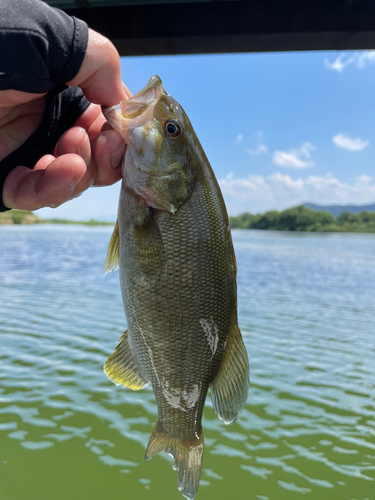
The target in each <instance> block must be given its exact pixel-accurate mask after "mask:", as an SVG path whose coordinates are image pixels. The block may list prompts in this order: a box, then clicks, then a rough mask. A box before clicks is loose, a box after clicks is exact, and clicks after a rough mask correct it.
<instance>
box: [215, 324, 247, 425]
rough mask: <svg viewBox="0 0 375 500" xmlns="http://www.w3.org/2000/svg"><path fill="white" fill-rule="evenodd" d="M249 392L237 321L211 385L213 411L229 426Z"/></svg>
mask: <svg viewBox="0 0 375 500" xmlns="http://www.w3.org/2000/svg"><path fill="white" fill-rule="evenodd" d="M248 392H249V359H248V357H247V352H246V348H245V346H244V343H243V340H242V336H241V332H240V329H239V328H238V325H237V321H233V323H232V328H231V331H230V333H229V336H228V342H227V346H226V349H225V352H224V357H223V361H222V363H221V367H220V370H219V372H218V374H217V375H216V377H215V379H214V381H213V382H212V384H211V398H212V404H213V406H214V410H215V412H216V413H217V415H218V417H219V418H220V420H223V421H224V423H225V424H231V423H232V422H234V421H235V420H236V418H237V417H238V415H239V414H240V413H241V411H242V410H243V409H244V407H245V404H246V400H247V394H248Z"/></svg>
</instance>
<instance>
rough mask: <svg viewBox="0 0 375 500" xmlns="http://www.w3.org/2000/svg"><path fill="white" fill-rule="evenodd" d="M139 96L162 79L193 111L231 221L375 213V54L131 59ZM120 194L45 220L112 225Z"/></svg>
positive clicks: (95, 195)
mask: <svg viewBox="0 0 375 500" xmlns="http://www.w3.org/2000/svg"><path fill="white" fill-rule="evenodd" d="M121 66H122V78H123V81H124V82H125V83H126V85H127V86H128V87H129V89H130V90H131V91H132V92H133V93H136V92H137V91H138V90H140V89H141V88H142V87H144V85H145V84H146V83H147V82H148V80H149V78H150V77H151V76H152V75H154V74H158V75H159V76H160V77H161V79H162V80H163V84H164V87H165V89H166V91H167V92H168V93H169V94H171V95H172V96H173V97H174V98H175V99H176V100H177V101H178V102H179V103H180V104H181V105H182V107H183V108H184V109H185V111H186V112H187V114H188V116H189V118H190V121H191V123H192V125H193V127H194V129H195V131H196V134H197V136H198V138H199V140H200V142H201V143H202V146H203V148H204V150H205V152H206V154H207V156H208V159H209V160H210V163H211V166H212V168H213V170H214V172H215V175H216V177H217V179H218V181H219V184H220V186H221V190H222V193H223V196H224V199H225V202H226V205H227V209H228V213H229V215H237V214H239V213H242V212H251V213H259V212H265V211H267V210H273V209H277V210H283V209H285V208H289V207H292V206H296V205H298V204H301V203H304V202H312V203H317V204H320V205H329V204H356V205H364V204H370V203H375V162H374V160H375V127H374V125H375V98H374V89H375V51H361V52H346V53H345V52H283V53H256V54H225V55H199V56H163V57H127V58H122V59H121ZM119 190H120V184H119V183H117V184H116V185H114V186H111V187H107V188H90V189H89V190H88V191H86V192H85V193H84V194H83V195H81V196H80V197H79V198H77V199H75V200H72V201H70V202H68V203H66V204H64V205H62V206H61V207H58V208H56V209H48V208H47V209H42V210H39V211H38V215H39V216H40V217H42V218H50V217H58V218H69V219H75V220H88V219H91V218H94V219H98V220H108V221H112V220H115V219H116V213H117V204H118V195H119Z"/></svg>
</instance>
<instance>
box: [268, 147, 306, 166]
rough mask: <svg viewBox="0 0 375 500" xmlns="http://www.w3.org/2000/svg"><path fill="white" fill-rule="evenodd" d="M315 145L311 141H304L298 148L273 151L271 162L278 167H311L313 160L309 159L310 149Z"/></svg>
mask: <svg viewBox="0 0 375 500" xmlns="http://www.w3.org/2000/svg"><path fill="white" fill-rule="evenodd" d="M314 149H315V146H314V145H313V144H311V142H304V143H303V144H302V145H301V147H300V148H299V149H291V150H290V151H275V152H274V154H273V162H274V163H275V164H276V165H279V166H280V167H286V168H296V169H299V168H307V167H312V166H313V165H314V162H313V161H311V151H313V150H314Z"/></svg>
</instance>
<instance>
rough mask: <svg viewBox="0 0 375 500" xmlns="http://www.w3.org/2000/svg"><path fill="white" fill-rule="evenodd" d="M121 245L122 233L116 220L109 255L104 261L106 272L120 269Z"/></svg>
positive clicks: (108, 250) (109, 245)
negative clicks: (120, 233)
mask: <svg viewBox="0 0 375 500" xmlns="http://www.w3.org/2000/svg"><path fill="white" fill-rule="evenodd" d="M119 246H120V235H119V230H118V222H117V221H116V224H115V227H114V230H113V233H112V236H111V239H110V240H109V244H108V249H107V257H106V259H105V262H104V274H107V273H110V272H111V271H112V270H115V271H116V269H118V264H119V252H120V250H119Z"/></svg>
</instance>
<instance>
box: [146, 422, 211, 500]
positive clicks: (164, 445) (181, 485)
mask: <svg viewBox="0 0 375 500" xmlns="http://www.w3.org/2000/svg"><path fill="white" fill-rule="evenodd" d="M161 451H165V452H166V453H169V454H171V455H173V457H174V460H175V462H174V466H173V468H174V469H175V470H177V469H179V475H178V489H179V490H180V491H182V494H183V495H184V497H186V498H188V499H189V500H193V499H194V497H195V495H196V494H197V491H198V486H199V480H200V477H201V470H202V458H203V432H202V431H201V432H200V434H199V437H198V439H197V440H195V441H193V442H192V441H189V442H182V441H180V440H179V439H175V438H172V439H171V438H168V437H167V436H165V435H164V434H161V433H159V432H158V431H157V430H156V429H154V432H153V433H152V436H151V439H150V442H149V443H148V447H147V450H146V455H145V457H146V460H150V459H151V458H152V457H153V456H155V455H157V454H158V453H160V452H161Z"/></svg>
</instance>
